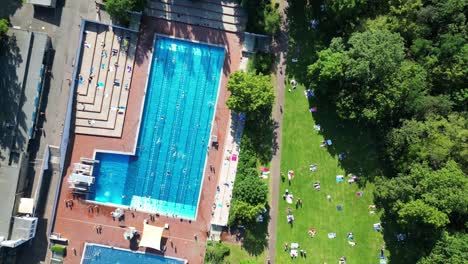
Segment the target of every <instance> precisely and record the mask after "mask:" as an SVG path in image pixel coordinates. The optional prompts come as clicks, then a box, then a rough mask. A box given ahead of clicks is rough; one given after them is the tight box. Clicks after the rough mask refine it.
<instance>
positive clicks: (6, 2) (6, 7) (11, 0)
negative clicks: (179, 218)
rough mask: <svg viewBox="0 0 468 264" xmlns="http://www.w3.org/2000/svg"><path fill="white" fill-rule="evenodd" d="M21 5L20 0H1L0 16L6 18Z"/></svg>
mask: <svg viewBox="0 0 468 264" xmlns="http://www.w3.org/2000/svg"><path fill="white" fill-rule="evenodd" d="M21 6H23V1H22V0H2V8H0V18H6V17H8V16H10V15H13V14H14V13H15V12H16V10H17V9H19V8H21Z"/></svg>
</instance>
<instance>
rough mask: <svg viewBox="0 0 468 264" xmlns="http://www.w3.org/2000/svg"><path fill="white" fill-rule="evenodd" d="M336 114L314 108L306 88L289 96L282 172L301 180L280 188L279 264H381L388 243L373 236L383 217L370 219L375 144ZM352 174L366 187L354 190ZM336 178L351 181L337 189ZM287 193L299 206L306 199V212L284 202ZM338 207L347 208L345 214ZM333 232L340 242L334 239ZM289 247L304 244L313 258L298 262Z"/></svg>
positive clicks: (363, 130)
mask: <svg viewBox="0 0 468 264" xmlns="http://www.w3.org/2000/svg"><path fill="white" fill-rule="evenodd" d="M288 88H290V87H287V88H286V90H287V89H288ZM317 105H318V112H317V113H315V114H314V115H312V114H311V113H310V112H309V111H308V109H309V108H310V106H317ZM333 113H334V111H333V110H332V109H328V108H327V106H326V104H323V103H322V104H321V103H319V102H314V101H313V100H312V101H311V102H310V103H309V101H308V100H307V99H306V98H305V96H304V88H303V87H298V88H297V89H296V90H295V91H293V92H291V93H289V92H286V95H285V104H284V120H283V128H282V131H283V141H282V154H281V155H282V160H281V171H282V173H283V174H284V175H285V176H286V177H287V171H288V170H294V172H295V178H294V180H292V181H291V185H289V184H288V180H287V178H286V180H284V181H282V182H281V183H280V190H279V192H280V197H279V200H280V201H279V208H278V227H277V228H278V229H277V245H276V246H277V254H276V262H275V263H282V264H283V263H293V262H294V263H338V260H339V258H340V257H341V256H345V257H346V258H347V260H348V261H347V263H348V264H352V263H359V264H361V263H366V264H367V263H379V259H378V255H379V250H380V247H381V246H382V245H383V243H384V242H383V238H382V235H381V233H379V232H376V231H374V230H373V224H374V223H378V222H379V216H378V215H370V214H369V210H368V205H369V204H372V192H373V190H374V186H373V185H372V183H371V182H372V178H373V177H374V176H375V175H377V174H379V169H378V167H379V166H378V163H377V154H378V153H376V147H375V142H374V141H373V139H372V137H369V133H368V132H369V131H367V129H366V128H358V127H353V124H340V122H338V121H337V120H338V119H337V118H336V116H335V115H334V114H333ZM314 124H320V125H321V126H322V128H323V129H324V130H323V131H321V132H318V131H316V130H314ZM324 138H326V139H331V140H332V141H333V145H332V146H330V147H328V148H322V147H320V144H321V142H322V140H324ZM341 152H349V154H347V156H346V157H345V160H343V161H342V162H340V161H338V153H341ZM311 164H318V170H317V171H316V172H310V170H309V166H310V165H311ZM348 173H354V174H359V175H362V177H361V179H362V182H361V183H360V184H361V185H362V186H359V185H357V184H355V183H353V184H348V183H347V178H346V175H347V174H348ZM336 175H345V181H344V182H341V183H337V182H336ZM315 181H320V183H321V191H316V190H315V189H314V188H313V186H312V185H313V183H314V182H315ZM285 189H289V191H290V192H292V193H293V195H294V200H296V199H297V198H298V197H300V198H301V199H302V201H303V207H302V208H299V209H297V210H296V208H295V204H292V205H291V204H287V203H286V201H284V200H283V198H282V194H283V193H284V191H285ZM358 191H362V192H363V193H364V195H363V197H357V196H356V192H358ZM328 194H329V195H331V196H332V201H331V202H330V201H328V200H327V198H326V196H327V195H328ZM337 205H342V206H343V210H342V211H341V212H339V211H338V210H337V208H336V206H337ZM288 207H291V208H292V209H293V213H294V217H295V221H294V223H293V226H291V225H289V224H288V223H287V220H286V215H287V213H286V212H287V208H288ZM311 227H314V228H315V229H316V230H317V235H316V236H315V237H314V238H310V237H309V235H308V234H307V231H308V230H309V228H311ZM330 232H334V233H336V234H337V237H336V238H335V239H329V238H328V237H327V234H328V233H330ZM348 232H352V233H353V234H354V241H355V242H357V245H356V246H355V247H351V246H350V245H349V244H348V242H347V241H348V240H347V238H346V235H347V233H348ZM285 242H287V243H288V244H290V243H291V242H297V243H299V244H300V247H301V249H304V250H305V251H306V252H307V258H306V259H304V258H301V257H298V258H297V259H294V260H292V259H291V258H290V256H289V251H288V252H285V251H284V249H283V248H284V244H285ZM386 253H387V254H388V252H386Z"/></svg>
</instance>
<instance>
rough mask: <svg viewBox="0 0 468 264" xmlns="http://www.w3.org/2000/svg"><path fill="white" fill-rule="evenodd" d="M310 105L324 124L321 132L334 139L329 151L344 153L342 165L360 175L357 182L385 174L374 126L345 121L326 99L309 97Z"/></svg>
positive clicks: (360, 182) (317, 120)
mask: <svg viewBox="0 0 468 264" xmlns="http://www.w3.org/2000/svg"><path fill="white" fill-rule="evenodd" d="M309 107H310V108H312V107H317V110H318V111H317V112H314V113H311V115H312V116H313V118H314V120H315V121H316V124H319V125H320V126H321V130H320V134H322V135H323V137H324V138H325V139H326V140H328V139H330V140H331V141H332V145H331V146H327V150H328V152H329V153H330V155H332V156H338V155H340V154H341V155H342V157H343V158H342V159H341V160H340V165H341V166H342V167H343V169H344V170H345V171H346V173H353V174H356V175H357V176H359V180H358V182H357V183H358V184H359V185H360V186H364V185H365V184H366V183H367V181H371V182H372V181H373V180H374V179H375V177H376V176H379V175H383V173H384V172H383V171H382V169H381V168H382V167H383V166H382V164H381V163H380V159H379V158H380V154H379V151H378V150H379V149H381V147H382V145H381V144H382V143H380V142H379V141H378V140H377V138H376V136H375V133H374V129H373V128H372V127H368V126H365V125H363V124H360V123H357V122H353V121H348V120H343V119H341V118H339V117H338V115H337V114H336V109H335V107H334V105H332V104H331V103H330V101H329V100H328V99H326V98H320V96H318V97H311V98H309Z"/></svg>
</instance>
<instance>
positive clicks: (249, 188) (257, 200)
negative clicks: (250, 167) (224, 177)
mask: <svg viewBox="0 0 468 264" xmlns="http://www.w3.org/2000/svg"><path fill="white" fill-rule="evenodd" d="M267 193H268V186H267V185H266V184H265V183H263V182H262V181H260V179H259V178H258V177H246V178H245V179H244V180H243V181H240V182H237V186H236V188H234V190H233V194H232V197H233V199H237V200H239V201H243V202H247V203H249V204H251V205H258V204H262V205H264V204H265V202H266V198H267Z"/></svg>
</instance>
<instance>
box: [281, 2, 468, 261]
mask: <svg viewBox="0 0 468 264" xmlns="http://www.w3.org/2000/svg"><path fill="white" fill-rule="evenodd" d="M467 3H468V2H467V1H466V0H372V1H371V0H325V1H308V2H304V1H292V0H291V1H290V10H289V16H288V18H289V19H292V20H293V21H292V22H290V24H289V26H290V28H289V29H290V42H292V43H293V44H297V43H298V42H299V41H303V42H304V39H302V40H301V39H300V37H299V36H300V35H301V34H300V32H298V30H299V29H300V27H296V26H295V25H298V24H299V22H298V21H300V19H298V18H291V17H290V16H291V15H292V14H294V13H296V14H297V13H298V12H300V11H301V8H302V9H303V10H304V11H302V12H303V14H304V18H302V19H303V20H302V23H307V24H310V26H309V29H310V30H311V31H312V35H313V37H312V38H311V37H309V40H305V41H306V42H309V43H308V45H309V47H311V48H312V49H313V52H310V53H311V54H310V57H311V58H308V60H310V61H309V63H308V64H307V65H308V66H307V67H306V73H304V76H303V78H302V79H301V81H303V82H304V83H306V84H307V85H308V86H309V87H310V88H313V89H315V91H316V93H317V95H318V97H319V100H321V101H324V100H326V101H328V102H330V104H332V105H333V106H334V109H336V114H337V115H338V116H339V117H340V118H341V119H343V120H348V121H353V122H356V123H359V124H360V125H361V126H362V127H363V129H368V130H371V131H375V134H376V135H377V138H378V139H379V141H380V142H381V144H380V145H379V146H378V147H379V149H380V151H379V152H380V153H381V157H379V158H380V159H381V160H382V164H385V167H386V169H385V172H383V173H382V174H384V175H381V176H380V177H377V178H376V179H375V180H374V181H375V184H376V186H377V190H376V192H375V194H374V196H375V203H376V205H377V207H378V208H379V209H380V210H381V211H382V225H383V226H384V230H385V231H384V234H385V241H386V243H387V246H388V247H389V250H390V251H391V254H392V260H394V261H395V262H393V261H392V263H466V262H465V261H466V260H467V259H468V235H467V234H466V231H467V227H468V223H467V219H468V178H467V172H468V139H467V137H468V116H467V105H468V86H467V84H468V44H467V26H466V24H467V11H468V10H467V5H468V4H467ZM295 23H296V24H295ZM296 31H297V32H296ZM309 36H310V35H309ZM292 52H293V53H294V51H292ZM290 53H291V51H290ZM294 55H295V54H294ZM295 56H297V55H295ZM293 70H294V69H293ZM397 237H398V239H397ZM395 240H402V241H399V242H398V243H397V242H395Z"/></svg>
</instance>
